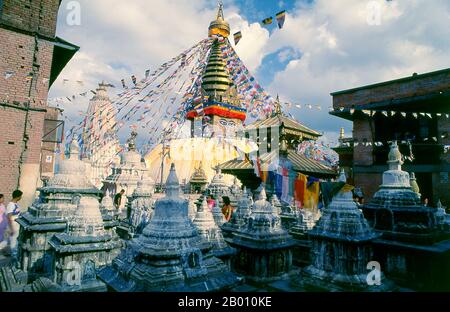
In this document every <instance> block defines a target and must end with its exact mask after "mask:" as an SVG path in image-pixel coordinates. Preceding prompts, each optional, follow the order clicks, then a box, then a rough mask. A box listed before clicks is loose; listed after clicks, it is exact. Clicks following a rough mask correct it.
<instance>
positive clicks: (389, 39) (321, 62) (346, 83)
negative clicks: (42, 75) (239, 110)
mask: <svg viewBox="0 0 450 312" xmlns="http://www.w3.org/2000/svg"><path fill="white" fill-rule="evenodd" d="M375 1H377V2H378V3H379V4H380V7H381V15H380V17H381V19H380V25H378V26H371V25H369V24H368V23H367V15H368V12H367V3H368V2H369V1H362V0H339V1H337V0H332V1H330V0H327V1H325V0H316V1H315V2H313V3H310V4H305V2H304V1H298V2H297V4H296V7H295V9H293V10H291V11H289V12H288V14H287V16H286V23H285V26H284V28H283V29H282V30H278V29H275V30H274V31H273V33H272V34H271V35H270V36H269V32H268V30H267V29H265V28H263V27H262V26H261V25H260V24H259V23H249V22H248V21H247V20H246V19H245V18H243V17H242V15H241V12H240V11H239V9H238V8H237V7H236V6H235V5H233V0H229V1H226V4H225V15H226V18H227V19H228V21H229V22H230V24H231V27H232V33H234V32H236V31H238V30H240V31H242V34H243V38H242V40H241V41H240V42H239V44H238V46H237V47H236V51H237V53H238V54H239V56H240V57H241V59H242V60H243V61H244V62H245V63H246V65H247V66H248V67H249V69H250V70H251V71H252V72H253V73H258V68H259V67H260V66H261V63H262V61H263V59H264V57H265V56H267V55H269V54H272V53H274V52H279V51H282V52H280V53H279V54H278V57H279V59H280V60H283V59H284V60H287V57H288V56H287V53H288V52H287V51H295V53H297V51H300V52H301V54H302V57H301V58H300V59H294V60H292V61H290V62H289V64H288V65H287V66H286V68H285V69H284V70H282V71H280V72H274V73H273V75H274V79H273V82H272V84H271V85H270V86H265V87H266V89H268V90H269V91H271V93H272V94H277V93H279V94H280V96H281V97H282V98H284V99H286V100H290V101H295V102H300V103H311V104H313V105H317V104H320V105H322V107H323V109H322V111H317V110H305V109H301V110H295V109H292V111H291V113H293V114H294V115H295V116H296V117H297V118H298V119H299V120H300V121H302V122H304V123H305V124H307V125H308V126H310V127H313V128H315V129H317V130H323V131H325V132H326V133H328V132H330V133H331V132H335V133H336V132H338V131H339V128H340V127H341V126H345V127H346V133H351V129H350V124H349V123H348V122H346V121H345V120H342V119H340V118H337V117H332V116H330V115H329V114H328V107H329V106H330V105H331V96H330V95H329V94H330V93H331V92H333V91H338V90H342V89H347V88H352V87H356V86H361V85H365V84H369V83H375V82H380V81H384V80H391V79H395V78H400V77H404V76H409V75H411V74H412V73H413V72H417V73H423V72H427V71H432V70H438V69H442V68H446V67H449V59H448V55H450V42H449V40H448V29H450V2H448V1H446V0H436V1H432V2H431V1H425V0H396V1H384V0H375ZM66 2H67V0H65V1H63V4H62V6H61V8H62V9H61V12H60V18H59V26H58V35H59V36H61V37H62V38H64V39H66V40H69V41H71V42H73V43H75V44H78V45H80V46H81V50H80V52H79V53H78V54H77V55H76V56H75V58H74V59H73V60H72V61H71V62H70V63H69V64H68V66H67V67H66V68H65V69H64V71H63V72H62V74H61V76H60V78H59V80H58V81H57V82H56V83H55V85H54V87H53V88H52V90H51V96H63V95H64V96H67V95H71V94H73V93H75V92H74V90H75V89H71V87H70V86H68V85H67V84H66V85H62V79H64V78H70V79H74V78H76V80H83V81H85V82H86V88H91V89H92V88H94V87H95V84H96V82H98V81H99V80H102V79H106V80H108V81H111V80H112V81H111V82H113V83H114V84H117V85H120V79H121V78H128V81H129V77H130V75H131V74H137V75H138V76H139V75H140V76H142V75H143V74H144V73H143V72H144V71H145V69H147V68H151V69H154V68H155V67H156V66H159V64H161V63H163V62H165V61H166V60H168V59H170V58H172V57H173V56H175V55H177V54H179V53H181V52H182V51H183V50H184V49H186V48H189V47H190V46H192V45H194V44H195V43H196V42H198V41H200V40H201V39H203V38H205V36H206V34H207V27H208V25H209V22H210V21H211V20H212V18H213V17H214V16H215V13H216V7H215V2H211V1H207V0H198V1H188V0H169V1H167V0H152V1H146V0H133V1H127V2H124V1H120V0H96V1H87V0H81V1H80V2H81V4H82V6H81V9H82V25H81V26H73V27H69V26H67V25H66V24H65V18H64V14H66V13H67V12H65V10H64V7H65V3H66ZM241 10H245V12H246V13H247V10H249V9H248V8H247V7H246V6H243V7H241ZM258 12H259V11H258ZM258 12H256V13H258ZM256 13H255V14H256ZM258 14H259V13H258ZM121 65H122V67H121ZM138 78H139V77H138ZM78 91H79V90H77V92H78ZM84 105H85V106H87V101H85V104H84ZM80 107H83V105H82V104H80V105H77V107H76V108H73V107H71V106H68V107H66V110H67V111H69V112H70V111H71V110H73V111H78V110H79V109H80Z"/></svg>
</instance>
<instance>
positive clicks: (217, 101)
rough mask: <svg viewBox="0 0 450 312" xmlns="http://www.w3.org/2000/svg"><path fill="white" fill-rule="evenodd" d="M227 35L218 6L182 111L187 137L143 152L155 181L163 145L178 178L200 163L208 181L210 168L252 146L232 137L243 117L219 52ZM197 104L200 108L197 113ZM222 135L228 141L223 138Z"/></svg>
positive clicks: (241, 105)
mask: <svg viewBox="0 0 450 312" xmlns="http://www.w3.org/2000/svg"><path fill="white" fill-rule="evenodd" d="M229 35H230V25H229V24H228V22H227V21H226V20H225V18H224V15H223V6H222V5H220V6H219V9H218V12H217V16H216V18H215V19H214V20H213V21H212V22H211V23H210V25H209V28H208V36H209V38H210V39H211V47H210V53H209V56H208V59H207V60H206V66H205V69H204V70H203V72H202V77H201V81H202V83H201V86H199V88H198V90H197V91H198V92H197V93H198V94H196V95H197V98H198V101H192V105H189V107H188V108H187V112H186V119H188V120H190V121H191V138H189V139H174V140H171V142H170V144H169V146H165V145H163V144H159V145H158V146H156V147H155V148H154V149H153V150H152V151H151V152H150V153H149V154H148V155H146V157H145V159H146V162H147V164H148V167H149V168H150V170H151V172H152V173H151V174H152V177H153V178H154V179H155V180H158V181H159V178H157V177H161V175H162V177H163V178H164V179H165V178H166V177H167V174H168V172H167V170H165V171H164V172H161V171H162V170H161V154H162V152H163V151H164V150H165V149H167V148H168V149H169V150H170V153H169V155H168V156H167V157H165V162H164V164H165V165H166V164H170V163H175V164H176V166H177V168H178V176H179V177H180V180H181V181H183V180H185V179H186V181H189V180H190V179H191V177H192V176H193V174H194V172H195V170H196V168H198V166H199V164H200V162H201V163H202V166H203V167H204V169H205V175H206V177H207V179H208V181H209V180H210V179H211V178H212V177H213V176H214V171H213V168H215V167H216V166H218V165H219V164H221V163H224V162H226V161H229V160H232V159H234V158H236V157H238V156H239V155H240V152H242V151H247V150H251V149H252V147H253V146H254V144H250V143H249V142H248V140H245V139H240V138H237V136H236V132H237V131H238V130H239V129H240V128H242V123H243V121H244V120H245V118H246V108H245V105H244V103H243V101H242V99H241V98H240V97H239V94H238V92H237V86H236V84H235V83H234V82H233V79H232V78H233V77H232V76H231V74H230V72H229V71H228V69H227V59H226V57H225V55H224V53H223V52H222V48H226V46H229V39H228V37H229ZM198 107H201V112H200V109H199V108H198ZM196 124H201V126H200V128H201V129H202V131H201V134H200V133H198V134H197V133H195V128H196ZM208 129H212V131H209V130H208ZM209 132H211V133H209ZM224 137H226V138H227V139H230V140H223V138H224ZM166 168H167V166H166ZM227 179H228V177H226V178H225V180H227ZM231 179H232V177H230V179H229V180H230V181H229V182H230V183H232V180H231Z"/></svg>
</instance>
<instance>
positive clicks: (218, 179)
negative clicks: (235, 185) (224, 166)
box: [207, 167, 231, 202]
mask: <svg viewBox="0 0 450 312" xmlns="http://www.w3.org/2000/svg"><path fill="white" fill-rule="evenodd" d="M207 191H208V194H211V195H214V197H215V198H216V199H219V201H220V202H222V197H223V196H229V197H230V199H231V192H230V186H229V185H228V184H227V182H226V181H225V176H224V175H223V173H222V170H220V168H219V167H217V169H216V174H215V175H214V177H213V178H212V180H211V183H210V184H209V185H208V188H207Z"/></svg>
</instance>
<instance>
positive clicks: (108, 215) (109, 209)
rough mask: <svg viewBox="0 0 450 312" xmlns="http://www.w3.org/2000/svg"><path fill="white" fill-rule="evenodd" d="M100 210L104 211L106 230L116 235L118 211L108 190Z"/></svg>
mask: <svg viewBox="0 0 450 312" xmlns="http://www.w3.org/2000/svg"><path fill="white" fill-rule="evenodd" d="M100 212H101V213H102V217H103V223H104V224H105V230H106V231H108V232H110V234H111V235H113V236H114V235H116V227H117V224H118V222H117V218H118V211H117V209H116V207H114V203H113V199H112V197H111V194H110V193H109V191H106V194H105V195H104V196H103V198H102V201H101V203H100Z"/></svg>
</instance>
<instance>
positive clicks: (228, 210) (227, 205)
mask: <svg viewBox="0 0 450 312" xmlns="http://www.w3.org/2000/svg"><path fill="white" fill-rule="evenodd" d="M222 200H223V208H222V213H223V215H224V216H225V220H226V221H227V222H228V221H230V219H231V216H232V215H233V211H234V208H233V206H231V202H230V198H229V197H228V196H224V197H222Z"/></svg>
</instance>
